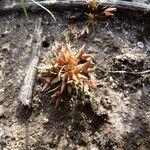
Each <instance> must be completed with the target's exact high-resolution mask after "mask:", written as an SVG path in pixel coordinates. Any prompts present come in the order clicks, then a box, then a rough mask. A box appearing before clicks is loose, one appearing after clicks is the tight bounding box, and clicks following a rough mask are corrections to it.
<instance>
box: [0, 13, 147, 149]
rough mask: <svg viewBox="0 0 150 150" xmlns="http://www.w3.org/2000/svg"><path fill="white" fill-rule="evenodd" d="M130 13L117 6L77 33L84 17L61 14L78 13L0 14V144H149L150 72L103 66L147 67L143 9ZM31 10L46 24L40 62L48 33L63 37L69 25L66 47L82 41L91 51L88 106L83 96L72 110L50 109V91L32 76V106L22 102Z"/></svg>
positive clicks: (143, 146)
mask: <svg viewBox="0 0 150 150" xmlns="http://www.w3.org/2000/svg"><path fill="white" fill-rule="evenodd" d="M124 14H126V15H124ZM131 14H132V13H131ZM131 14H129V13H127V12H120V14H119V15H118V14H116V16H115V17H114V18H105V17H104V18H101V19H100V20H99V21H98V23H97V25H95V26H93V27H92V26H91V27H90V35H89V36H86V37H80V33H81V30H82V28H83V27H84V26H85V23H86V20H84V19H83V18H79V19H78V20H77V21H76V20H68V19H67V18H70V17H73V16H76V15H78V13H72V12H63V14H62V13H58V12H55V13H54V15H55V16H56V18H57V22H54V21H53V20H52V19H51V18H50V16H47V15H46V14H44V13H42V14H37V15H31V14H29V18H28V19H26V18H25V17H24V16H22V15H21V14H18V13H15V14H11V15H7V16H6V15H5V16H1V17H0V47H1V49H0V78H1V80H0V94H1V95H0V146H1V149H5V150H6V149H8V150H25V149H29V150H49V149H52V148H53V149H79V150H84V149H89V150H91V149H92V150H96V149H102V150H121V149H125V150H137V149H139V150H148V149H150V145H149V143H150V76H149V73H148V74H142V75H141V74H140V75H139V74H128V73H127V74H126V73H104V72H103V71H104V70H113V71H121V70H125V71H127V72H132V71H137V72H142V71H146V70H149V69H150V26H149V22H150V20H149V19H148V18H149V16H145V18H143V17H142V15H138V16H137V15H135V16H134V14H132V15H131ZM124 16H126V17H124ZM37 17H41V18H42V20H43V22H42V25H43V29H44V31H43V44H42V49H41V52H42V55H41V62H42V61H44V59H45V58H46V57H48V55H49V54H50V53H51V51H50V49H51V46H52V43H53V42H54V40H57V41H63V40H64V39H65V36H64V35H65V33H67V31H68V26H69V25H70V24H71V25H72V26H74V27H75V28H76V29H77V32H76V33H77V36H76V37H73V38H72V40H71V44H72V46H74V47H76V48H79V47H81V46H82V45H83V44H86V50H87V51H88V52H89V53H91V54H93V56H94V60H95V64H99V65H98V66H99V69H97V70H96V74H97V78H98V79H100V80H101V83H102V85H101V86H100V87H99V88H97V90H96V91H95V98H94V103H93V104H92V105H91V104H89V103H86V104H85V106H83V107H79V108H76V109H75V110H74V109H73V107H69V106H68V105H67V104H64V103H63V104H62V106H61V109H58V110H54V105H53V103H52V102H51V98H50V96H48V95H44V94H43V93H41V92H40V91H41V84H40V81H39V79H38V77H37V81H36V86H35V92H34V97H33V102H32V107H30V108H28V107H23V106H22V105H21V103H20V101H19V99H18V95H19V92H20V87H21V85H22V81H23V78H24V75H25V69H26V66H27V65H28V61H29V59H30V54H31V35H32V34H33V32H34V23H35V20H36V18H37ZM6 43H7V44H6ZM6 45H7V46H6ZM101 68H103V69H101Z"/></svg>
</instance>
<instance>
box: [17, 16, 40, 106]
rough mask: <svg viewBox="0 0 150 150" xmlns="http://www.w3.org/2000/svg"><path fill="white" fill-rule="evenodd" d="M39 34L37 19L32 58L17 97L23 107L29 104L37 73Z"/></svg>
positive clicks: (38, 21)
mask: <svg viewBox="0 0 150 150" xmlns="http://www.w3.org/2000/svg"><path fill="white" fill-rule="evenodd" d="M41 34H42V28H41V19H38V20H36V24H35V32H34V35H33V45H32V56H31V60H30V62H29V66H28V68H27V69H26V75H25V78H24V82H23V85H22V87H21V91H20V96H19V98H20V101H21V102H22V103H23V104H24V105H28V106H29V105H30V103H31V98H32V94H33V87H34V81H35V76H36V73H37V69H36V67H37V65H38V62H39V55H40V49H41Z"/></svg>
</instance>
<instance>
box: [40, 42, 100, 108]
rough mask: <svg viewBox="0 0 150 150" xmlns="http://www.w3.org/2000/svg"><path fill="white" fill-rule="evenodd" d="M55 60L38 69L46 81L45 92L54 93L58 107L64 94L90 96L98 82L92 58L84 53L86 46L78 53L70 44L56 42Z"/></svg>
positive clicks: (54, 47)
mask: <svg viewBox="0 0 150 150" xmlns="http://www.w3.org/2000/svg"><path fill="white" fill-rule="evenodd" d="M52 50H53V52H54V58H53V59H50V60H49V63H47V64H45V65H44V64H43V65H42V66H40V67H38V70H39V72H40V74H41V77H42V78H43V79H44V87H43V91H47V92H48V93H52V97H55V101H56V107H58V106H59V105H60V103H61V101H63V100H64V99H63V96H64V94H65V95H66V94H67V95H68V97H69V95H75V94H79V93H80V96H81V97H82V96H83V95H90V92H91V91H92V89H94V88H96V87H97V85H98V81H97V80H96V79H95V77H94V75H93V74H94V67H93V62H92V57H91V55H90V54H87V53H86V52H85V51H84V46H82V47H81V48H80V50H79V51H78V52H76V51H75V50H73V49H72V48H71V45H70V44H65V43H58V42H55V43H54V45H53V46H52Z"/></svg>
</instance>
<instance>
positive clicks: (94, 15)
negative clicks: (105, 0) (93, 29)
mask: <svg viewBox="0 0 150 150" xmlns="http://www.w3.org/2000/svg"><path fill="white" fill-rule="evenodd" d="M88 7H89V10H90V11H91V12H90V13H88V14H86V15H87V16H88V20H89V21H88V24H96V22H97V20H98V17H99V14H105V15H106V16H113V15H114V14H113V12H115V11H116V8H111V7H108V6H105V7H103V8H102V12H101V13H99V7H100V5H98V3H97V0H89V4H88Z"/></svg>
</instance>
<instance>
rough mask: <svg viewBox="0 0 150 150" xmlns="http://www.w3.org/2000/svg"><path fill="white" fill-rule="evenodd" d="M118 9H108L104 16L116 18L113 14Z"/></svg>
mask: <svg viewBox="0 0 150 150" xmlns="http://www.w3.org/2000/svg"><path fill="white" fill-rule="evenodd" d="M116 10H117V9H116V8H110V7H109V8H106V9H105V10H104V14H105V15H106V16H114V14H113V12H115V11H116Z"/></svg>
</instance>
